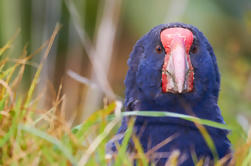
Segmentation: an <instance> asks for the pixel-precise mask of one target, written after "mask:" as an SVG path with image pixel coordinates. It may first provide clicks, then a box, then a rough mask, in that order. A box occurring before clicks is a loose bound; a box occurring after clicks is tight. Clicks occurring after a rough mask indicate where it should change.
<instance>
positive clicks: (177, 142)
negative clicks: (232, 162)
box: [107, 23, 231, 166]
mask: <svg viewBox="0 0 251 166" xmlns="http://www.w3.org/2000/svg"><path fill="white" fill-rule="evenodd" d="M128 66H129V70H128V73H127V76H126V79H125V86H126V97H125V103H124V105H125V108H126V111H133V110H139V111H140V110H144V111H168V112H174V113H179V114H185V115H191V116H195V117H198V118H202V119H208V120H211V121H215V122H219V123H223V124H224V123H225V122H224V120H223V117H222V115H221V112H220V109H219V107H218V105H217V101H218V95H219V89H220V74H219V70H218V66H217V61H216V57H215V55H214V52H213V49H212V47H211V45H210V44H209V42H208V40H207V39H206V37H205V36H204V35H203V34H202V32H200V31H199V30H198V29H197V28H196V27H194V26H192V25H187V24H183V23H170V24H162V25H159V26H156V27H154V28H153V29H152V30H151V31H150V32H148V33H147V34H145V35H144V36H143V37H142V38H141V39H140V40H138V41H137V43H136V44H135V46H134V48H133V50H132V52H131V54H130V58H129V60H128ZM127 122H128V118H126V117H125V118H123V120H122V124H121V127H120V129H119V130H118V133H117V135H116V136H115V138H114V139H112V140H110V141H109V142H108V143H107V153H116V151H117V149H116V143H118V144H121V142H122V141H123V134H124V132H125V131H126V129H127ZM203 127H204V128H205V129H206V130H207V132H208V133H209V135H210V137H211V139H212V141H213V143H214V146H215V148H216V152H215V154H214V152H212V148H211V149H210V148H209V146H208V144H207V142H206V141H205V138H204V137H203V135H202V134H201V131H200V130H199V128H198V126H197V125H196V124H194V123H192V122H189V121H186V120H183V119H180V118H170V117H142V116H138V117H136V120H135V123H134V134H135V135H136V136H137V137H138V138H139V141H140V143H141V145H142V147H143V150H144V152H145V153H148V154H150V153H149V152H151V150H153V149H154V154H153V153H152V154H151V155H149V156H148V157H149V160H150V162H151V163H154V164H155V165H160V166H161V165H165V163H166V162H167V161H168V159H169V158H170V155H172V154H174V153H176V154H179V155H178V156H179V157H178V159H179V160H178V162H179V163H178V165H181V166H191V165H194V160H195V158H196V159H197V161H198V160H200V159H201V160H203V161H204V163H205V164H206V165H212V164H213V161H214V159H215V158H216V157H218V158H219V159H221V158H223V157H224V156H226V155H230V156H231V143H230V141H229V140H228V138H227V134H228V131H227V130H224V129H218V128H213V127H208V126H203ZM160 145H161V146H160ZM133 149H134V148H133V142H132V141H131V142H130V144H129V145H128V151H129V150H130V151H133Z"/></svg>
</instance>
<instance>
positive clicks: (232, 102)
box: [0, 0, 251, 142]
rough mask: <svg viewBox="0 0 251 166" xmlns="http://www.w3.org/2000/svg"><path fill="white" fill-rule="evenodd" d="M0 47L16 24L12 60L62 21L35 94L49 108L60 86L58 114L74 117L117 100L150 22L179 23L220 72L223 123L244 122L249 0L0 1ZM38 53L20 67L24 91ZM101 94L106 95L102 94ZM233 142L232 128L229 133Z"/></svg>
mask: <svg viewBox="0 0 251 166" xmlns="http://www.w3.org/2000/svg"><path fill="white" fill-rule="evenodd" d="M0 20H1V23H0V47H3V46H4V44H5V43H7V42H8V41H9V40H10V38H11V37H12V36H13V35H14V34H15V33H16V32H17V31H18V30H19V29H20V30H21V31H20V33H19V35H18V37H17V38H16V39H15V42H14V47H13V48H12V49H11V52H9V53H8V54H9V56H10V57H11V58H13V59H15V58H18V57H20V56H21V55H22V52H23V48H24V47H25V46H26V47H27V51H28V54H31V53H33V52H35V51H36V50H37V49H38V48H39V47H40V46H41V45H42V44H43V43H44V42H45V41H46V40H47V39H49V38H50V36H51V34H52V32H53V29H54V27H55V25H56V23H60V24H61V25H62V27H61V30H60V32H59V34H58V36H57V38H56V40H55V42H54V44H53V47H52V49H51V51H50V54H49V56H48V59H47V61H46V64H45V66H44V68H43V71H42V73H41V77H40V81H39V85H38V89H37V94H43V97H42V98H41V102H40V105H41V108H47V107H48V108H50V106H51V105H52V104H53V101H54V100H53V99H54V98H55V97H56V95H57V92H58V90H59V86H60V85H62V94H63V95H64V103H63V104H64V109H63V110H62V111H64V112H65V115H66V118H67V120H68V121H69V123H71V124H73V125H74V124H78V123H80V122H82V121H83V120H84V119H86V118H87V117H88V116H89V115H90V114H91V113H92V112H94V111H95V110H97V109H99V108H102V107H103V105H104V103H107V101H109V99H114V98H116V99H119V100H123V97H124V88H125V87H124V84H123V80H124V78H125V75H126V72H127V64H126V62H127V59H128V56H129V53H130V51H131V49H132V47H133V45H134V44H135V42H136V41H137V40H138V39H139V38H140V37H141V36H142V35H144V34H145V33H146V32H148V31H149V30H150V29H151V28H152V27H154V26H156V25H158V24H162V23H169V22H184V23H188V24H192V25H194V26H196V27H198V28H199V29H200V30H201V31H202V32H203V33H204V34H205V35H206V36H207V38H208V39H209V41H210V43H211V44H212V46H213V48H214V51H215V54H216V56H217V59H218V64H219V68H220V71H221V78H222V81H221V93H220V99H219V105H220V107H221V110H222V112H223V115H224V118H225V120H226V122H227V124H230V125H234V126H236V128H239V129H240V130H244V131H247V130H248V128H249V124H250V122H251V1H250V0H239V1H236V0H210V1H201V0H158V1H152V0H23V1H20V0H0ZM42 55H43V52H41V53H39V54H37V55H35V56H34V57H33V59H32V60H31V63H30V64H28V65H27V67H26V69H25V76H24V80H23V86H22V89H19V92H20V94H22V92H24V91H27V89H28V88H29V85H30V83H31V80H32V79H33V76H34V73H35V71H36V69H37V64H39V62H40V60H41V57H42ZM104 96H107V97H106V98H104ZM230 137H231V139H232V141H235V142H237V140H239V138H237V137H240V135H238V134H232V135H230Z"/></svg>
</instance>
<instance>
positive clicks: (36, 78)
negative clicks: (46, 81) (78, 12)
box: [24, 24, 61, 108]
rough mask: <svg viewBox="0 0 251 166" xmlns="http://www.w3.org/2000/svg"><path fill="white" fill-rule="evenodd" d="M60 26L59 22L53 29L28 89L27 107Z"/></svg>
mask: <svg viewBox="0 0 251 166" xmlns="http://www.w3.org/2000/svg"><path fill="white" fill-rule="evenodd" d="M60 27H61V26H60V25H59V24H57V25H56V27H55V29H54V31H53V33H52V35H51V38H50V40H49V43H48V47H47V48H46V50H45V53H44V56H43V57H42V60H41V62H40V65H39V67H38V69H37V72H36V74H35V76H34V79H33V81H32V83H31V86H30V89H29V91H28V94H27V98H26V100H25V103H24V106H25V108H26V107H27V106H28V103H29V101H30V100H31V97H32V94H33V92H34V89H35V87H36V85H37V82H38V79H39V75H40V73H41V70H42V68H43V65H44V62H45V60H46V59H47V57H48V55H49V52H50V50H51V47H52V44H53V42H54V40H55V37H56V35H57V34H58V32H59V30H60Z"/></svg>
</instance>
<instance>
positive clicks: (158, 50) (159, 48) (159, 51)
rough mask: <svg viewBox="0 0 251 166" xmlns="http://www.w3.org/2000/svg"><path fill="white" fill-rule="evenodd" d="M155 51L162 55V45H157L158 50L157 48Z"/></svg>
mask: <svg viewBox="0 0 251 166" xmlns="http://www.w3.org/2000/svg"><path fill="white" fill-rule="evenodd" d="M155 51H156V52H157V53H158V54H161V53H162V48H161V46H160V45H157V46H156V48H155Z"/></svg>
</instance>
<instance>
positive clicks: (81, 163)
mask: <svg viewBox="0 0 251 166" xmlns="http://www.w3.org/2000/svg"><path fill="white" fill-rule="evenodd" d="M119 121H120V119H119V118H116V119H114V120H113V121H111V122H110V123H109V124H108V125H107V126H106V127H105V129H104V131H103V133H101V134H100V135H98V136H97V138H96V139H95V140H94V141H93V143H92V144H91V145H90V146H89V148H88V149H87V151H86V152H85V153H84V154H83V155H82V157H81V159H80V161H79V163H78V166H84V165H86V164H87V162H88V160H89V158H90V156H91V155H92V154H93V153H94V152H95V150H96V149H97V147H98V146H99V144H100V143H101V142H102V141H103V140H104V139H105V137H107V135H108V134H109V133H110V132H111V130H112V129H113V128H114V127H115V125H116V124H117V123H118V122H119Z"/></svg>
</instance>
